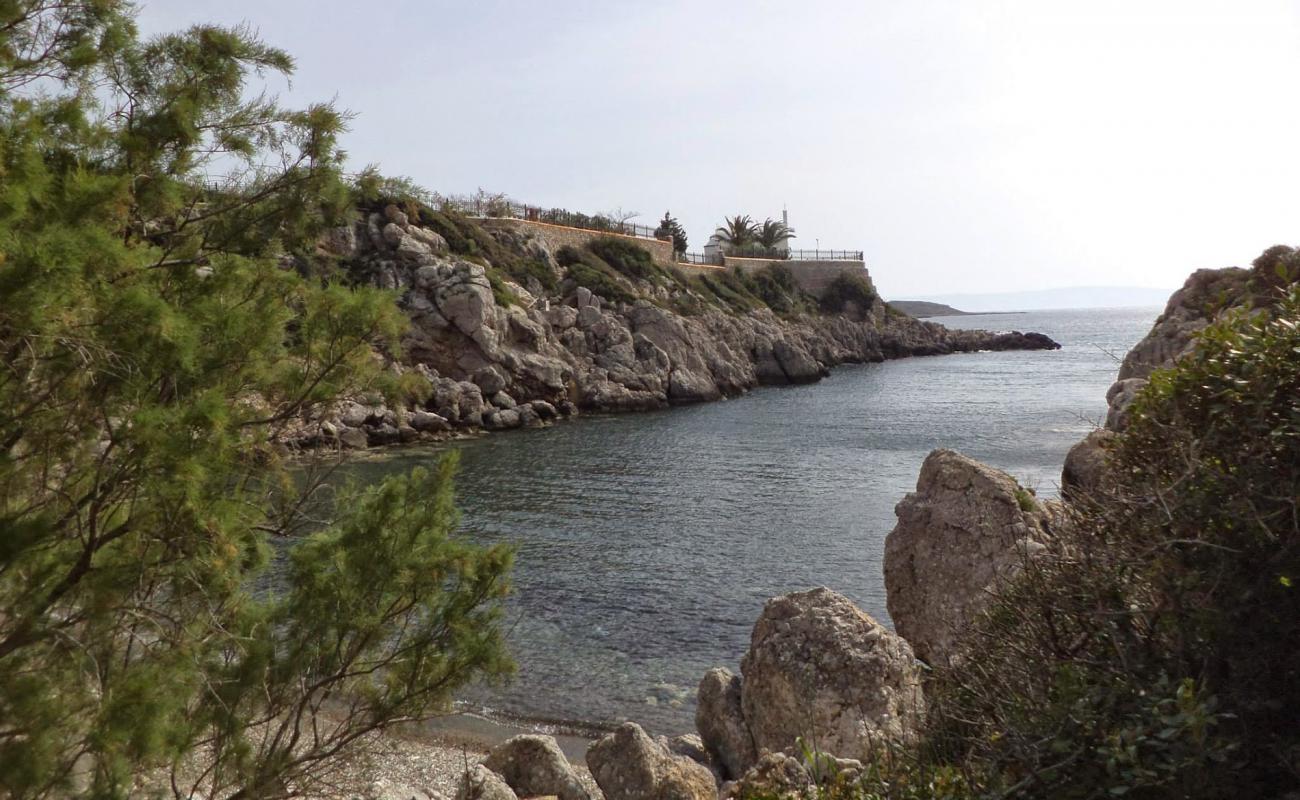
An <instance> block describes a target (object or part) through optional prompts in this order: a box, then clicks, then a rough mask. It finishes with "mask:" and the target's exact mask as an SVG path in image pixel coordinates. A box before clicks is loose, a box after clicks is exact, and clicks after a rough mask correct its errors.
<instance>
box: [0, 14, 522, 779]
mask: <svg viewBox="0 0 1300 800" xmlns="http://www.w3.org/2000/svg"><path fill="white" fill-rule="evenodd" d="M129 10H130V9H129V6H127V5H126V4H125V3H121V2H115V1H114V0H82V1H81V2H58V3H55V2H51V1H50V0H18V2H11V3H0V350H3V353H4V358H3V360H2V361H0V794H4V795H6V796H12V797H44V796H66V795H68V794H86V795H93V796H97V797H123V796H127V795H128V794H131V793H133V792H134V791H138V790H139V788H140V786H141V785H142V782H151V785H153V786H155V787H157V788H160V789H163V788H165V789H166V790H167V791H170V792H172V793H174V794H175V795H176V796H209V797H222V798H227V797H277V796H289V795H292V794H294V793H297V792H301V791H303V790H305V789H309V788H311V787H312V786H313V784H314V783H316V782H319V781H320V780H322V779H326V778H327V777H328V773H329V767H330V765H331V763H332V762H333V760H334V759H337V758H339V757H341V756H343V755H345V754H346V753H347V752H348V749H349V748H350V747H352V746H353V745H355V744H357V743H358V742H359V741H360V740H361V739H362V738H364V737H365V736H366V735H367V734H368V733H370V732H373V731H376V730H380V729H383V728H385V727H387V726H389V725H391V724H393V723H395V722H400V721H405V720H411V719H418V718H421V717H423V716H427V715H428V714H430V713H434V712H436V711H439V710H441V709H442V708H443V707H444V705H445V703H446V702H447V700H448V698H449V696H450V693H451V692H452V691H453V690H454V689H455V688H456V687H458V686H460V685H463V684H464V683H465V682H466V681H468V680H471V679H473V678H475V677H477V676H480V675H488V676H492V675H500V674H503V673H504V672H505V671H507V670H508V668H509V664H508V661H507V659H506V657H505V655H504V652H503V648H502V643H501V639H500V634H499V628H498V624H497V620H498V615H499V613H500V612H499V603H500V600H501V598H502V597H503V595H504V593H505V591H506V588H507V586H506V583H507V573H508V568H509V560H510V555H509V553H508V552H507V551H504V550H502V549H499V548H493V549H483V548H478V547H474V546H470V545H468V544H466V543H464V542H462V541H460V540H458V539H457V538H456V536H455V535H454V530H455V524H456V523H455V514H454V509H453V506H452V501H451V479H452V471H453V469H454V464H453V463H452V462H450V461H448V462H444V463H443V464H442V465H440V466H439V467H438V468H437V469H436V470H434V471H432V472H430V473H414V474H412V475H410V476H407V477H404V478H401V479H396V480H393V481H391V482H389V483H386V484H384V485H382V486H379V487H375V488H371V489H368V490H364V491H360V490H356V491H349V492H345V493H343V494H342V495H339V496H338V497H336V498H334V502H333V503H329V502H322V500H321V498H320V497H318V495H320V494H321V492H322V491H323V490H324V489H326V488H327V487H326V486H325V485H324V483H323V482H322V479H320V478H318V477H316V476H317V473H318V472H319V471H318V470H316V469H314V468H312V467H311V466H310V464H304V465H301V466H298V465H293V469H291V468H290V467H291V465H289V464H287V463H285V462H284V461H283V460H282V458H281V457H280V456H279V455H278V451H277V450H276V449H275V448H274V447H273V446H272V444H273V442H274V440H275V438H276V436H277V434H278V433H279V432H280V431H282V430H283V429H284V428H285V427H286V426H289V425H291V424H293V422H294V420H296V419H297V418H299V417H300V416H301V415H302V414H304V413H308V412H311V411H312V410H313V409H318V408H320V407H322V406H324V405H325V404H328V403H331V402H333V401H334V400H336V399H337V398H339V397H340V396H343V395H352V394H360V393H367V392H369V393H377V394H385V395H389V396H392V397H397V396H399V395H404V394H406V393H409V392H412V391H417V390H418V387H416V386H413V385H409V384H404V383H402V382H401V381H400V380H398V379H395V378H393V377H392V376H391V374H390V373H388V372H386V371H385V370H384V369H383V368H382V364H381V363H379V361H378V360H377V359H376V355H375V354H376V352H377V350H378V351H380V352H382V351H387V352H395V351H396V348H397V347H398V346H399V344H398V337H399V335H400V333H401V331H402V327H403V324H404V318H403V317H402V315H401V314H400V312H399V311H398V310H397V309H396V306H395V304H394V302H393V298H392V297H391V295H389V294H386V293H383V292H380V291H377V290H370V289H364V288H357V287H349V286H347V285H345V284H344V283H343V282H342V281H341V280H340V279H339V277H338V276H335V275H332V274H330V273H329V272H328V271H326V270H323V269H321V270H306V269H300V270H293V269H286V266H287V265H290V264H299V265H301V264H305V263H307V262H308V259H307V258H306V257H307V256H310V254H311V251H312V247H313V246H314V243H315V241H316V240H317V237H318V236H319V234H320V233H321V231H323V230H324V229H325V228H326V227H328V226H332V225H336V224H339V223H340V222H341V221H343V220H344V219H345V217H346V215H347V213H348V205H349V187H348V186H347V185H346V184H345V183H344V182H343V181H342V180H341V178H340V163H341V159H342V154H341V153H340V151H339V150H338V147H337V137H338V134H339V132H340V131H341V130H342V127H343V120H342V119H341V117H340V115H339V114H338V113H337V112H336V111H334V110H333V109H331V108H329V107H327V106H314V107H311V108H308V109H305V110H289V109H284V108H281V107H279V106H278V105H277V104H276V103H275V102H274V101H272V100H270V99H268V98H266V97H252V98H251V99H248V97H247V95H246V88H247V80H248V78H249V77H250V76H252V75H260V74H263V73H286V72H288V71H289V70H290V69H291V67H292V62H291V60H290V58H289V57H288V56H287V55H286V54H285V53H283V52H281V51H278V50H276V49H274V48H270V47H267V46H266V45H264V44H262V43H261V42H259V41H258V40H257V39H256V38H255V37H254V36H252V35H251V33H250V32H249V31H247V30H243V29H234V30H232V29H224V28H216V27H206V26H200V27H195V28H191V29H190V30H188V31H185V32H183V33H178V34H173V35H168V36H162V37H159V38H156V39H153V40H150V41H141V40H139V39H138V38H137V37H136V35H135V33H134V28H133V25H132V21H131V19H130V16H129ZM216 173H219V175H220V177H219V178H218V179H217V180H215V182H214V174H216ZM304 274H305V275H306V276H307V277H304ZM304 474H305V475H306V476H307V479H306V480H303V475H304ZM327 506H332V507H334V508H338V509H342V513H341V515H340V516H339V517H338V518H336V519H334V520H333V521H332V522H330V523H329V524H327V525H326V526H324V528H323V529H321V530H318V531H317V532H315V533H311V532H310V529H311V528H312V527H313V525H314V523H313V521H312V520H309V518H308V513H307V510H308V509H313V510H314V513H319V511H320V509H321V508H322V507H327ZM316 527H319V526H316ZM277 553H278V554H281V555H280V556H279V558H280V559H281V561H282V562H283V566H282V568H281V569H278V570H276V577H275V578H272V577H270V576H269V575H268V573H267V571H266V567H267V566H268V564H270V563H271V562H272V560H273V559H274V558H276V557H277V555H276V554H277Z"/></svg>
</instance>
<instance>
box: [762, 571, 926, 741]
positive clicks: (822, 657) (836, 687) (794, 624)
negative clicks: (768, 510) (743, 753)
mask: <svg viewBox="0 0 1300 800" xmlns="http://www.w3.org/2000/svg"><path fill="white" fill-rule="evenodd" d="M740 670H741V673H742V675H743V683H742V690H741V707H742V709H743V711H744V716H745V722H746V724H747V726H748V727H749V732H750V735H751V736H752V737H753V740H754V747H755V749H756V750H757V751H759V752H760V753H761V752H763V751H764V750H771V751H774V752H775V751H785V752H794V751H795V749H796V748H797V747H798V743H799V740H800V739H803V740H804V741H808V742H815V743H816V745H817V748H818V749H819V750H820V751H822V752H825V753H828V754H831V755H835V756H842V757H846V758H858V759H865V758H867V757H869V756H870V755H871V754H872V753H873V752H878V751H879V749H880V747H881V746H882V745H884V744H888V743H891V742H904V743H905V742H910V741H912V740H914V739H915V736H916V732H917V729H918V728H919V726H920V723H921V722H922V721H923V719H924V715H925V700H924V698H923V697H922V694H921V674H920V668H919V667H918V666H917V663H916V659H915V657H914V656H913V654H912V648H911V647H910V646H908V644H907V642H905V641H904V640H903V639H902V637H900V636H897V635H896V634H894V633H892V632H890V631H889V630H888V629H886V628H885V627H884V626H883V625H881V624H880V623H878V622H876V621H875V620H874V619H872V618H871V617H870V616H868V615H867V614H866V613H865V612H863V611H862V610H861V609H859V608H858V607H857V606H855V605H854V604H853V603H852V601H850V600H849V599H848V598H847V597H845V596H843V595H841V594H838V593H836V592H833V591H831V590H830V589H826V588H818V589H812V590H810V591H806V592H796V593H793V594H788V595H783V596H781V597H776V598H773V599H771V600H769V601H767V604H766V605H765V606H764V607H763V613H762V614H761V615H760V616H759V618H758V622H757V623H755V625H754V631H753V634H752V636H751V637H750V646H749V652H748V653H746V654H745V657H744V659H743V660H742V661H741V664H740Z"/></svg>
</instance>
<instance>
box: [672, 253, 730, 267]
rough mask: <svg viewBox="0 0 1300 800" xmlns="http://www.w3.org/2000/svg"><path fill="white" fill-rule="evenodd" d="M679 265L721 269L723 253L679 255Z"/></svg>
mask: <svg viewBox="0 0 1300 800" xmlns="http://www.w3.org/2000/svg"><path fill="white" fill-rule="evenodd" d="M677 263H678V264H702V265H704V266H712V267H721V266H722V265H723V263H722V254H721V253H678V254H677Z"/></svg>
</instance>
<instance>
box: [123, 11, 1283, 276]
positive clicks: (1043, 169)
mask: <svg viewBox="0 0 1300 800" xmlns="http://www.w3.org/2000/svg"><path fill="white" fill-rule="evenodd" d="M140 5H141V14H140V17H139V24H140V28H141V30H142V32H144V33H146V34H156V33H161V32H166V31H171V30H176V29H180V28H184V27H186V26H188V25H191V24H195V23H199V22H211V23H220V24H236V23H241V22H247V23H249V24H250V25H252V26H253V27H254V28H255V29H256V30H257V31H258V32H259V33H260V35H261V37H262V38H263V39H264V40H265V41H267V42H268V43H270V44H273V45H276V46H278V47H282V48H284V49H285V50H288V51H289V52H290V53H291V54H292V55H293V56H294V57H295V59H296V61H297V71H296V73H295V75H294V76H293V78H292V80H291V82H285V81H284V80H281V79H271V80H269V82H268V88H269V89H270V90H272V91H273V92H275V93H278V94H279V95H280V98H281V100H282V101H283V102H285V103H286V104H289V105H306V104H307V103H312V102H318V101H331V100H332V101H333V102H335V103H336V104H337V105H338V106H339V107H340V108H344V109H348V110H349V111H351V112H352V113H353V114H355V117H354V118H353V120H352V121H351V123H350V127H351V130H350V132H349V133H348V134H347V135H346V136H345V138H344V147H345V149H346V150H347V151H348V153H349V166H350V167H354V168H357V169H359V168H361V167H362V166H364V165H366V164H369V163H375V164H378V165H379V166H380V168H381V169H382V170H383V172H385V173H386V174H391V175H405V176H409V177H410V178H412V179H414V180H415V181H416V182H418V183H420V184H421V185H423V186H425V187H427V188H429V189H432V190H435V191H439V192H442V193H470V192H473V191H475V190H477V189H479V188H483V189H486V190H489V191H495V192H504V193H506V194H508V195H510V196H512V197H514V198H515V199H517V200H520V201H523V202H527V203H530V204H534V205H543V206H556V207H563V208H568V209H571V210H574V211H583V212H586V213H598V212H602V211H608V210H611V209H615V208H621V209H624V210H630V211H631V210H634V211H639V212H641V214H640V216H639V217H638V218H637V219H636V220H635V221H637V222H642V223H645V224H655V222H656V221H657V220H658V219H659V218H660V217H662V216H663V214H664V212H665V211H666V210H671V212H672V213H673V215H674V216H676V217H677V218H678V219H679V220H680V221H681V222H682V224H683V225H684V226H685V227H686V230H687V233H688V235H689V237H690V243H691V247H690V249H691V250H698V249H699V248H700V247H701V246H702V245H703V244H704V242H705V240H706V239H707V238H708V235H709V234H710V233H711V232H712V230H713V228H714V227H716V226H717V225H718V224H720V223H721V222H722V218H723V216H724V215H733V214H737V213H742V214H749V215H751V216H753V217H756V218H758V219H760V220H761V219H763V218H766V217H772V218H778V219H779V218H780V215H781V211H782V208H787V209H788V210H789V215H790V224H791V227H793V228H794V229H795V231H796V232H797V239H796V240H795V242H794V243H793V244H794V246H795V247H807V248H812V247H815V246H820V247H822V248H844V249H860V250H863V251H864V252H865V257H866V260H867V266H868V268H869V269H870V270H871V274H872V277H873V279H874V280H875V282H876V284H877V286H878V287H879V288H880V289H881V292H882V293H883V294H884V295H885V296H886V297H890V298H894V299H900V298H904V297H909V296H930V295H937V294H951V293H969V292H990V291H1013V290H1037V289H1048V288H1054V287H1064V286H1084V285H1086V286H1104V285H1124V286H1146V287H1156V288H1169V289H1172V288H1174V287H1177V286H1179V285H1181V284H1182V282H1183V280H1184V279H1185V278H1186V276H1187V275H1188V274H1189V273H1190V272H1191V271H1192V270H1194V269H1198V268H1203V267H1223V266H1230V265H1248V264H1249V262H1250V261H1251V260H1252V259H1253V258H1254V257H1255V256H1256V255H1258V254H1259V253H1260V252H1261V251H1262V250H1264V249H1265V248H1266V247H1268V246H1270V245H1272V244H1277V243H1287V244H1293V245H1295V244H1300V135H1298V132H1300V102H1297V99H1298V98H1297V86H1300V1H1298V0H1278V1H1276V2H1274V1H1273V0H1233V1H1232V2H1201V0H1178V1H1177V2H1163V1H1162V0H1146V1H1145V2H1141V3H1134V2H1109V1H1108V0H1094V1H1093V2H1089V3H1079V2H1056V0H1026V1H1025V2H996V1H994V0H990V1H988V2H982V1H981V2H973V1H972V2H966V1H965V0H960V1H959V0H951V1H949V2H938V1H935V0H909V2H905V3H900V2H897V0H824V1H819V0H802V1H801V2H788V1H787V2H781V3H775V2H772V3H769V2H757V1H751V2H723V1H720V0H664V1H663V2H658V1H657V0H641V2H636V3H633V2H625V1H624V0H590V1H586V0H581V1H579V0H572V1H571V0H547V2H521V1H515V0H474V2H464V0H455V1H454V2H446V1H444V0H422V1H421V0H388V2H385V3H382V4H373V5H366V4H358V3H356V2H355V0H349V2H342V0H256V1H255V0H223V2H221V3H213V2H210V0H206V1H205V0H142V1H141V3H140Z"/></svg>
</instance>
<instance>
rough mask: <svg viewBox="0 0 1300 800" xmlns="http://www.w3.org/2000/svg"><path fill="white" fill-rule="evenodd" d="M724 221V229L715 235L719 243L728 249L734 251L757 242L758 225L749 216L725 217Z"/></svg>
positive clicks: (714, 233) (721, 228)
mask: <svg viewBox="0 0 1300 800" xmlns="http://www.w3.org/2000/svg"><path fill="white" fill-rule="evenodd" d="M722 220H723V225H722V227H720V228H718V229H717V230H716V231H714V232H713V235H714V236H717V237H718V241H719V242H721V243H722V244H724V245H726V246H727V248H728V249H732V250H734V249H737V248H741V247H744V246H745V245H748V244H753V243H754V242H755V241H756V237H757V236H758V225H757V224H756V223H755V222H754V220H752V219H750V218H749V215H748V214H745V215H744V216H741V215H740V214H737V215H736V216H734V217H723V218H722Z"/></svg>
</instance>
